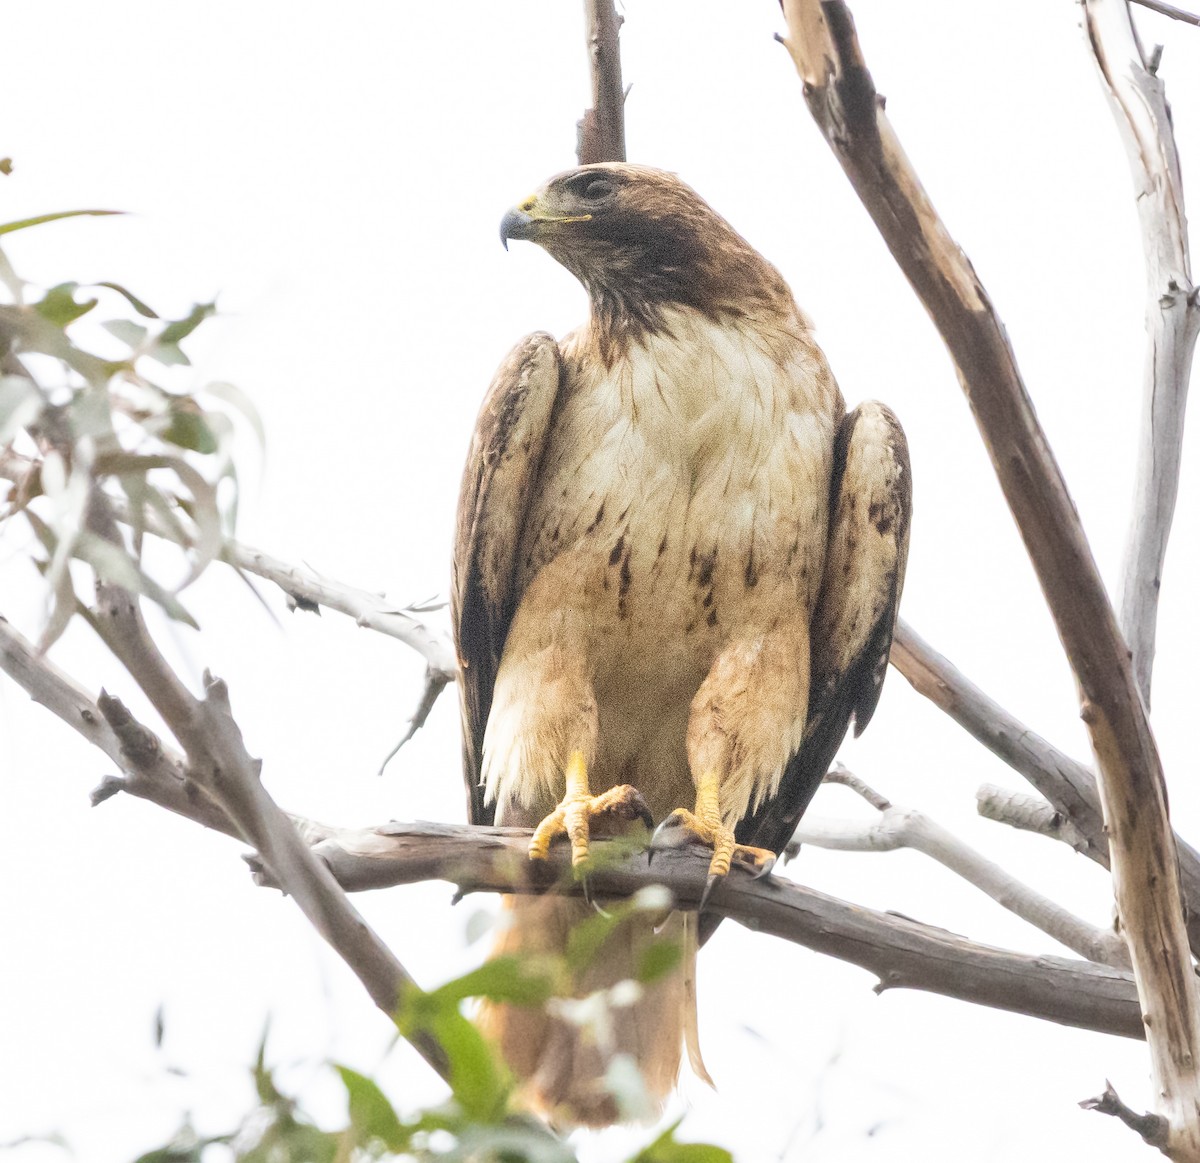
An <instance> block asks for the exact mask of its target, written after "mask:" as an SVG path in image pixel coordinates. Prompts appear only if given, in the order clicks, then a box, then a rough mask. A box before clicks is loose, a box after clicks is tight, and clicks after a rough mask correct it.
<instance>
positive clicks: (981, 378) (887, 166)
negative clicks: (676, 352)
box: [784, 0, 1200, 1159]
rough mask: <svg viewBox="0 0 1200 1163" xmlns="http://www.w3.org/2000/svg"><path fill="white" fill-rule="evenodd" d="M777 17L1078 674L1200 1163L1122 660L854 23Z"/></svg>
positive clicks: (1158, 1082) (1159, 1056)
mask: <svg viewBox="0 0 1200 1163" xmlns="http://www.w3.org/2000/svg"><path fill="white" fill-rule="evenodd" d="M784 13H785V16H786V19H787V24H788V29H789V34H788V37H787V39H786V41H785V43H786V45H787V48H788V51H789V53H790V54H791V56H792V59H793V61H794V62H795V65H796V70H797V72H798V73H799V74H800V77H801V79H802V81H803V83H804V97H805V101H806V102H807V104H808V107H809V111H810V112H811V113H812V115H813V118H814V119H815V121H816V123H817V125H818V127H819V128H820V130H821V132H822V134H823V135H824V137H825V139H826V141H827V142H828V144H829V145H830V147H831V148H832V150H833V152H834V154H835V156H836V157H837V158H838V160H839V161H840V162H841V164H842V168H843V169H844V170H845V172H846V174H847V176H848V177H849V179H850V181H851V184H852V185H853V186H854V188H855V190H856V192H857V193H858V195H859V198H860V199H861V201H862V203H863V205H864V206H865V208H866V209H867V211H868V212H869V213H870V214H871V216H872V218H873V219H874V221H875V224H876V226H877V227H878V229H879V231H880V233H881V234H882V236H883V238H884V241H885V242H886V243H887V245H888V248H889V249H890V250H891V252H892V255H893V257H894V258H895V259H896V261H897V263H898V264H899V265H900V267H901V269H902V270H903V271H904V273H905V275H906V276H907V277H908V279H909V282H910V283H911V284H912V286H913V289H914V290H915V291H916V293H917V295H918V297H919V298H920V299H921V301H922V302H923V303H924V305H925V307H926V309H927V310H928V312H929V314H930V316H931V317H932V319H933V321H934V324H935V325H936V326H937V328H938V330H939V332H940V333H941V335H942V337H943V339H944V340H945V342H946V345H947V348H948V349H949V352H950V355H951V358H952V359H953V361H954V364H955V368H956V369H957V371H958V376H959V382H960V383H961V385H962V388H963V391H964V392H965V394H966V396H967V399H968V401H969V402H970V405H971V408H972V411H973V413H974V415H975V419H976V422H977V423H978V425H979V429H980V433H981V435H982V436H983V440H984V445H985V446H986V448H987V451H988V455H989V456H990V457H991V460H992V465H993V468H994V469H995V471H996V476H997V478H998V480H999V482H1000V486H1001V489H1002V490H1003V492H1004V496H1005V499H1006V500H1007V502H1008V505H1009V508H1010V509H1011V510H1012V512H1013V515H1014V517H1015V518H1016V521H1017V525H1018V528H1019V529H1020V532H1021V536H1022V538H1023V540H1024V542H1025V547H1026V549H1027V551H1028V553H1029V556H1030V560H1031V561H1032V563H1033V566H1034V570H1035V572H1036V573H1037V576H1038V580H1039V582H1040V583H1041V587H1042V592H1043V593H1044V594H1045V596H1046V601H1047V603H1048V605H1049V607H1050V611H1051V614H1052V615H1053V617H1054V621H1055V625H1056V627H1057V629H1058V633H1059V636H1060V638H1061V639H1062V642H1063V646H1064V647H1065V649H1066V653H1067V658H1068V660H1069V661H1070V663H1071V667H1072V670H1073V671H1074V672H1075V676H1076V680H1077V682H1078V685H1079V697H1080V707H1081V716H1082V718H1083V720H1084V722H1085V724H1086V725H1087V727H1088V732H1089V735H1090V737H1091V742H1092V748H1093V751H1094V753H1095V756H1096V763H1097V767H1098V769H1099V772H1100V793H1101V801H1102V803H1103V804H1104V817H1105V822H1106V823H1107V824H1108V828H1109V834H1110V845H1109V847H1110V860H1111V863H1112V871H1113V887H1114V891H1115V895H1116V899H1117V908H1118V911H1119V914H1120V918H1121V927H1122V931H1123V932H1124V933H1125V937H1126V939H1127V941H1128V942H1129V948H1130V953H1131V956H1132V958H1133V965H1134V970H1135V974H1136V977H1137V982H1138V990H1139V996H1140V997H1141V999H1142V1008H1143V1012H1144V1014H1145V1022H1146V1027H1147V1031H1148V1034H1147V1039H1148V1042H1149V1046H1150V1060H1151V1067H1152V1074H1153V1077H1154V1081H1155V1087H1156V1089H1157V1090H1158V1091H1159V1093H1160V1094H1161V1095H1162V1096H1163V1097H1162V1104H1163V1105H1162V1109H1163V1113H1164V1114H1166V1116H1167V1117H1168V1119H1169V1121H1170V1124H1171V1127H1170V1140H1171V1150H1172V1151H1173V1152H1175V1153H1176V1154H1177V1155H1178V1156H1179V1157H1181V1158H1184V1157H1186V1158H1196V1159H1200V1117H1198V1114H1197V1112H1200V1077H1198V1076H1197V1073H1196V1070H1195V1063H1196V1062H1197V1061H1198V1060H1200V996H1198V993H1197V988H1196V980H1195V976H1194V974H1193V971H1192V963H1191V958H1190V956H1189V951H1188V943H1187V933H1186V930H1185V927H1184V920H1183V917H1184V912H1183V902H1182V897H1181V893H1180V886H1179V874H1178V865H1177V856H1176V852H1175V844H1174V838H1173V835H1172V833H1171V830H1170V826H1169V823H1168V819H1167V806H1166V788H1165V783H1164V780H1163V773H1162V764H1161V761H1160V759H1159V756H1158V751H1157V748H1156V747H1155V744H1154V738H1153V736H1152V734H1151V732H1150V726H1149V723H1148V722H1147V719H1146V713H1145V707H1144V705H1143V703H1142V700H1141V696H1140V694H1139V692H1138V689H1137V685H1136V683H1135V681H1134V677H1133V670H1132V667H1131V665H1130V660H1129V654H1128V649H1127V647H1126V646H1125V642H1124V639H1123V638H1122V636H1121V633H1120V630H1119V629H1118V627H1117V623H1116V618H1115V617H1114V615H1113V611H1112V607H1111V606H1110V605H1109V602H1108V597H1107V594H1106V593H1105V590H1104V585H1103V583H1102V582H1101V580H1100V575H1099V573H1098V571H1097V569H1096V565H1095V562H1094V561H1093V559H1092V554H1091V550H1090V548H1089V546H1088V543H1087V539H1086V537H1085V536H1084V533H1083V529H1082V527H1081V525H1080V523H1079V518H1078V515H1077V514H1076V512H1075V507H1074V505H1073V504H1072V502H1071V498H1070V495H1069V494H1068V492H1067V487H1066V483H1065V481H1064V480H1063V478H1062V474H1061V473H1060V472H1059V469H1058V465H1057V464H1056V463H1055V460H1054V457H1053V454H1052V453H1051V451H1050V447H1049V445H1048V443H1047V442H1046V438H1045V434H1044V433H1043V432H1042V429H1041V426H1040V425H1039V423H1038V420H1037V417H1036V415H1035V414H1034V411H1033V406H1032V404H1031V403H1030V400H1029V397H1028V394H1027V393H1026V391H1025V386H1024V384H1023V383H1022V381H1021V376H1020V373H1019V371H1018V370H1017V365H1016V360H1015V358H1014V357H1013V353H1012V350H1011V348H1010V347H1009V344H1008V338H1007V336H1006V335H1005V333H1004V329H1003V327H1002V326H1001V324H1000V321H999V319H998V318H997V315H996V312H995V310H994V309H993V307H992V305H991V302H990V300H989V298H988V295H987V292H986V291H985V290H984V288H983V285H982V283H981V282H980V280H979V278H978V277H977V276H976V274H975V271H974V269H973V268H972V267H971V264H970V262H969V261H968V260H967V257H966V255H964V254H963V252H962V251H961V250H960V249H959V247H958V246H957V245H956V244H955V242H954V240H953V239H952V238H951V237H950V235H949V233H948V232H947V230H946V228H945V226H944V225H943V224H942V221H941V219H940V218H939V217H938V215H937V213H936V211H935V210H934V208H933V205H932V204H931V202H930V201H929V198H928V196H927V195H926V193H925V191H924V189H923V188H922V186H921V183H920V181H919V180H918V178H917V176H916V174H915V172H914V171H913V169H912V166H911V164H910V163H909V161H908V159H907V157H905V155H904V151H903V149H902V148H901V146H900V143H899V140H898V139H897V138H896V135H895V133H894V132H893V130H892V128H891V125H890V123H889V122H888V120H887V117H886V116H885V114H884V113H883V110H882V107H881V102H880V101H879V100H878V98H877V95H876V91H875V85H874V81H873V80H872V78H871V75H870V72H869V71H868V70H867V67H866V62H865V60H864V59H863V55H862V50H861V48H860V46H859V43H858V37H857V34H856V33H855V29H854V21H853V18H852V17H851V15H850V10H849V8H848V7H847V5H846V4H845V3H844V2H842V0H826V2H823V3H822V2H820V0H784Z"/></svg>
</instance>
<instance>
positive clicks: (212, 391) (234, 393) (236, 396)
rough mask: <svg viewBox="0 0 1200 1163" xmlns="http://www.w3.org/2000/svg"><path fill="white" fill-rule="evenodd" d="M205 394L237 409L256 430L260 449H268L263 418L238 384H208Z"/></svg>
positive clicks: (223, 381)
mask: <svg viewBox="0 0 1200 1163" xmlns="http://www.w3.org/2000/svg"><path fill="white" fill-rule="evenodd" d="M204 392H205V393H206V394H207V395H210V396H216V398H217V399H218V400H222V401H224V402H225V403H226V404H229V405H230V406H231V407H233V408H236V409H237V410H238V411H239V412H240V413H241V414H242V415H243V416H244V417H245V418H246V420H247V421H248V422H249V424H250V427H251V428H252V429H253V430H254V435H255V436H256V437H257V438H258V446H259V448H266V446H267V433H266V429H265V428H264V427H263V422H262V416H260V415H259V412H258V409H257V408H256V407H255V406H254V402H253V401H252V400H251V399H250V397H249V396H247V395H246V393H245V392H243V391H242V389H241V388H239V387H238V386H237V385H236V384H231V383H228V382H226V381H225V380H217V381H216V382H214V383H211V384H206V385H205V386H204Z"/></svg>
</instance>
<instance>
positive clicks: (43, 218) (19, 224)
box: [0, 210, 125, 234]
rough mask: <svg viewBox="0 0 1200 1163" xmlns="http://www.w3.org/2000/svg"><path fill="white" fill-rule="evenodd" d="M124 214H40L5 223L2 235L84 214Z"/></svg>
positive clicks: (101, 213)
mask: <svg viewBox="0 0 1200 1163" xmlns="http://www.w3.org/2000/svg"><path fill="white" fill-rule="evenodd" d="M124 213H125V211H124V210H59V211H58V212H57V213H55V214H39V215H37V217H35V218H21V219H19V220H18V221H16V222H5V223H3V224H2V225H0V234H12V233H13V232H14V231H16V230H26V229H28V228H29V227H30V226H41V224H42V223H43V222H58V221H60V220H61V219H63V218H78V217H80V215H84V214H88V215H91V216H93V217H96V218H100V217H104V216H106V215H109V214H124Z"/></svg>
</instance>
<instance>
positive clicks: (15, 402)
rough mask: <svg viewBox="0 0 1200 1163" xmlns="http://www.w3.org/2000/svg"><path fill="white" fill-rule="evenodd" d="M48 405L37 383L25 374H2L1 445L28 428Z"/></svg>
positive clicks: (0, 402)
mask: <svg viewBox="0 0 1200 1163" xmlns="http://www.w3.org/2000/svg"><path fill="white" fill-rule="evenodd" d="M45 406H46V400H45V397H44V396H43V395H42V393H41V392H40V391H39V390H38V387H37V385H36V384H35V383H34V382H33V381H32V380H29V379H26V378H25V377H24V376H0V445H5V444H8V442H9V441H10V440H12V439H13V437H15V436H16V434H17V433H18V432H20V431H21V429H22V428H28V427H29V425H30V424H32V423H33V422H34V421H35V420H36V419H37V418H38V417H39V416H40V415H41V414H42V409H43V408H44V407H45Z"/></svg>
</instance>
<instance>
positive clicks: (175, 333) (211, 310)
mask: <svg viewBox="0 0 1200 1163" xmlns="http://www.w3.org/2000/svg"><path fill="white" fill-rule="evenodd" d="M216 310H217V305H216V303H197V304H196V305H195V306H194V307H193V308H192V309H191V311H189V312H188V313H187V315H186V316H184V318H182V319H176V320H175V321H174V322H173V323H168V324H167V325H166V327H164V328H163V329H162V331H161V332H160V333H159V336H158V342H159V343H160V344H177V343H179V342H180V341H181V340H183V339H186V338H187V337H188V336H189V335H191V333H192V332H193V331H195V330H196V328H197V327H199V326H200V324H201V323H203V322H204V320H205V319H207V318H208V317H209V316H210V315H214V314H216Z"/></svg>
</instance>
